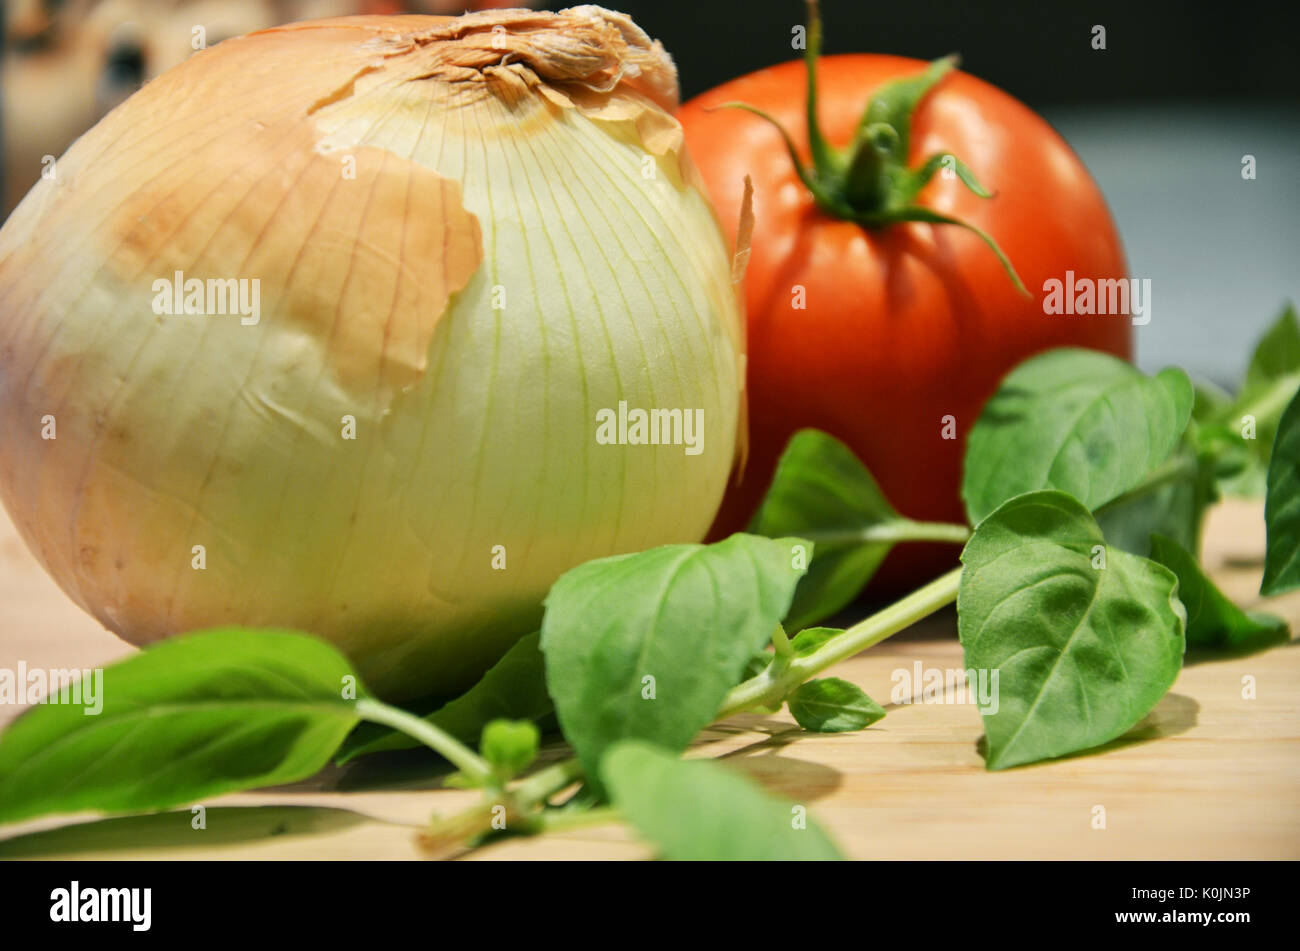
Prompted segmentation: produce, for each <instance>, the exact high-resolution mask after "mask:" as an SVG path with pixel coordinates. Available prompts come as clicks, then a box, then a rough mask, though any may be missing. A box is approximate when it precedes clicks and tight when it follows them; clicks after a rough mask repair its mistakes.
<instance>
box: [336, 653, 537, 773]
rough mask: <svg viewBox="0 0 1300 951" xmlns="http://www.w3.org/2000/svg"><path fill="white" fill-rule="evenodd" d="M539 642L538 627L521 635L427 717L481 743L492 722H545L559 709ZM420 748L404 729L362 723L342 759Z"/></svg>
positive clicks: (464, 740)
mask: <svg viewBox="0 0 1300 951" xmlns="http://www.w3.org/2000/svg"><path fill="white" fill-rule="evenodd" d="M540 642H541V635H540V634H539V633H538V632H537V631H534V632H533V633H532V634H529V635H527V636H525V637H523V638H521V639H520V640H519V641H518V642H517V643H516V644H515V645H514V646H513V647H511V648H510V650H508V651H507V652H506V654H505V656H504V657H502V658H501V659H500V660H499V661H497V662H496V664H495V665H493V666H492V668H491V669H489V670H488V672H487V673H486V674H484V675H483V677H482V678H481V679H480V680H479V682H478V683H476V684H475V685H474V686H473V687H471V688H470V689H469V690H467V691H466V692H465V693H463V694H461V695H460V696H459V697H456V698H455V699H454V700H451V701H449V702H448V703H446V704H444V705H443V706H441V707H439V708H438V709H437V710H435V711H433V712H432V713H430V714H429V715H427V716H426V717H424V719H426V720H428V721H429V722H430V723H432V724H433V725H434V726H436V727H438V728H440V729H441V730H443V731H444V732H446V733H450V734H451V735H452V736H454V737H455V738H456V739H458V740H460V741H461V742H462V743H469V744H473V743H477V742H478V740H479V737H480V736H481V735H482V733H483V728H484V727H485V726H486V725H487V724H488V723H490V722H491V721H493V720H497V719H506V720H532V721H533V722H534V723H537V724H538V725H539V726H541V725H543V724H544V723H545V721H546V720H547V719H548V718H549V717H550V715H551V714H552V713H553V712H554V709H555V707H554V705H553V704H552V703H551V697H550V695H549V694H548V693H547V692H546V674H545V668H544V664H543V661H542V651H541V647H540ZM416 747H420V748H422V749H423V748H424V747H422V746H421V744H420V742H419V741H418V740H414V739H412V738H411V737H409V736H407V735H406V734H405V733H402V732H400V731H398V730H394V729H392V728H391V727H386V726H381V725H379V724H373V723H363V724H362V725H361V726H360V727H358V728H357V729H356V730H355V731H354V732H353V734H352V735H351V736H349V737H348V739H347V742H346V743H344V744H343V749H342V750H340V752H339V756H338V759H337V762H338V763H339V764H340V765H341V764H343V763H346V762H348V761H349V760H352V759H355V758H356V757H358V756H366V755H368V754H370V753H381V752H384V751H387V750H408V749H414V748H416Z"/></svg>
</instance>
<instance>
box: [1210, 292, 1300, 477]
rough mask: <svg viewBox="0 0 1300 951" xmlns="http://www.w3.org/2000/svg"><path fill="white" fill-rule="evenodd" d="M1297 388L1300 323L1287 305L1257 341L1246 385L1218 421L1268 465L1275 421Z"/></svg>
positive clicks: (1274, 431)
mask: <svg viewBox="0 0 1300 951" xmlns="http://www.w3.org/2000/svg"><path fill="white" fill-rule="evenodd" d="M1298 389H1300V321H1297V319H1296V311H1295V306H1294V305H1292V304H1288V305H1287V306H1286V307H1285V308H1284V309H1283V311H1282V313H1281V314H1279V315H1278V318H1277V320H1275V321H1274V322H1273V324H1272V326H1270V327H1269V329H1268V330H1267V331H1266V332H1265V333H1264V336H1263V337H1261V338H1260V341H1259V343H1258V344H1257V345H1256V347H1255V353H1254V355H1253V356H1252V357H1251V359H1250V366H1249V367H1248V368H1247V369H1246V382H1245V383H1244V384H1243V385H1242V388H1241V394H1240V395H1239V396H1238V397H1237V400H1236V402H1235V403H1234V404H1233V405H1232V406H1231V407H1230V408H1229V409H1228V410H1227V411H1225V412H1224V414H1223V415H1222V417H1221V418H1220V420H1219V421H1220V422H1222V423H1224V424H1226V425H1227V426H1230V427H1232V428H1233V429H1234V430H1236V431H1237V432H1238V433H1240V434H1242V436H1243V438H1244V441H1245V442H1246V443H1247V444H1248V445H1249V446H1250V448H1251V449H1252V450H1253V451H1254V452H1255V454H1256V456H1257V457H1258V458H1259V459H1260V461H1262V462H1263V463H1265V464H1267V463H1268V460H1269V457H1270V455H1271V453H1272V448H1273V442H1274V440H1275V439H1276V438H1277V427H1278V422H1279V421H1280V420H1281V418H1282V412H1283V410H1285V409H1286V406H1287V404H1288V403H1290V402H1291V399H1292V397H1294V396H1295V394H1296V391H1297V390H1298Z"/></svg>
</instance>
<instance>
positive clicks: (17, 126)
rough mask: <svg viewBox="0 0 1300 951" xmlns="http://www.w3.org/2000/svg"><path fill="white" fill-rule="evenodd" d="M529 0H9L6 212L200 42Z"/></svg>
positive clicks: (3, 66) (1, 104)
mask: <svg viewBox="0 0 1300 951" xmlns="http://www.w3.org/2000/svg"><path fill="white" fill-rule="evenodd" d="M530 5H533V4H530V3H529V2H528V0H410V2H406V3H403V2H398V0H7V2H6V3H5V6H4V10H5V12H4V51H3V62H2V63H0V73H2V76H3V85H2V87H0V88H3V98H2V99H0V109H3V121H0V129H3V136H4V156H3V158H4V175H3V182H4V196H3V197H4V214H5V215H8V213H9V212H10V211H11V210H13V208H14V206H15V205H17V204H18V202H19V201H21V200H22V197H23V196H24V195H25V194H27V190H28V189H29V188H31V187H32V185H33V184H34V183H35V182H36V180H37V179H38V178H39V177H40V175H41V169H42V167H43V163H46V164H47V163H48V160H47V159H46V158H45V156H47V155H48V156H53V157H55V158H57V157H58V156H60V155H62V154H63V153H64V151H65V150H66V149H67V148H68V146H69V145H71V144H72V142H73V140H75V139H76V138H77V136H79V135H81V133H83V132H85V131H86V130H87V129H89V128H90V127H91V126H92V125H94V124H95V123H96V122H98V121H99V119H100V118H101V117H102V116H103V115H104V114H105V113H107V112H108V111H109V110H110V109H112V108H113V107H114V106H116V105H117V104H118V103H119V102H121V101H122V100H123V99H125V98H126V97H127V96H129V95H131V93H133V92H135V91H136V90H137V89H139V88H140V86H141V85H142V84H143V83H144V82H146V81H148V80H150V79H152V78H154V77H155V76H158V75H159V74H161V73H164V72H166V71H167V70H168V69H170V68H171V67H173V66H175V65H176V64H177V63H179V62H181V60H183V59H185V58H186V57H187V56H189V55H190V54H191V53H193V52H194V51H195V49H202V48H205V47H208V46H214V45H216V44H217V43H220V42H221V41H222V40H224V39H228V38H230V37H232V36H240V35H242V34H244V33H251V32H253V31H254V30H262V29H266V28H267V27H271V26H275V25H277V24H280V23H288V22H290V21H293V20H314V19H320V18H322V17H334V16H347V15H349V14H362V13H442V14H459V13H463V12H464V11H465V10H470V9H474V10H477V9H487V8H493V7H524V6H530Z"/></svg>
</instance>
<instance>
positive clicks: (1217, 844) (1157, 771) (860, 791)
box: [0, 501, 1300, 859]
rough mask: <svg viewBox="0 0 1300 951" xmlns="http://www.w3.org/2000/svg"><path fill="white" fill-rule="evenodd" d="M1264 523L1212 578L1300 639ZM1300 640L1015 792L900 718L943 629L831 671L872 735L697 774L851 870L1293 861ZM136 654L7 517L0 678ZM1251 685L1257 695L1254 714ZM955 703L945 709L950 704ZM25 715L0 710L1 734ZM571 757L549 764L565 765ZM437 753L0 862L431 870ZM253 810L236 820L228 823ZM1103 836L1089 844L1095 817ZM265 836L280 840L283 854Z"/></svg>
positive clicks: (575, 853) (643, 853)
mask: <svg viewBox="0 0 1300 951" xmlns="http://www.w3.org/2000/svg"><path fill="white" fill-rule="evenodd" d="M1263 545H1264V533H1263V520H1262V511H1261V506H1259V505H1257V504H1253V503H1247V502H1237V501H1230V502H1227V503H1224V504H1223V505H1220V506H1219V507H1218V508H1216V509H1215V510H1214V511H1213V512H1212V513H1211V517H1210V521H1209V525H1208V529H1207V537H1206V553H1205V563H1206V566H1207V568H1209V570H1210V572H1211V574H1212V576H1213V577H1214V578H1215V579H1216V580H1217V581H1218V582H1219V584H1220V585H1221V586H1222V587H1223V588H1224V590H1225V591H1226V592H1227V593H1228V594H1229V595H1230V596H1232V597H1234V598H1235V599H1237V600H1238V603H1241V604H1243V605H1244V606H1246V607H1248V608H1251V609H1255V608H1265V609H1267V610H1270V611H1272V612H1273V613H1275V614H1279V615H1282V616H1283V617H1285V618H1286V619H1287V620H1288V621H1289V622H1290V623H1291V625H1292V628H1293V629H1297V630H1300V593H1297V594H1293V595H1290V596H1287V597H1283V598H1277V599H1273V600H1271V601H1269V602H1267V603H1265V602H1263V601H1261V599H1260V598H1259V596H1258V594H1257V593H1256V592H1257V589H1258V582H1259V576H1260V572H1261V564H1260V557H1261V552H1262V551H1263ZM1297 643H1300V641H1296V640H1294V639H1293V640H1292V641H1291V643H1289V644H1287V645H1284V646H1282V647H1278V648H1275V649H1273V650H1270V651H1267V652H1264V653H1260V654H1255V655H1251V656H1247V657H1238V658H1228V659H1225V658H1212V659H1193V660H1192V661H1191V662H1189V664H1188V665H1187V666H1186V667H1185V668H1184V670H1183V671H1182V673H1181V675H1180V676H1179V678H1178V681H1177V682H1176V683H1175V684H1174V687H1173V689H1172V690H1171V691H1170V693H1169V694H1168V695H1167V696H1166V697H1165V698H1164V700H1162V701H1161V702H1160V704H1159V705H1158V706H1157V707H1156V709H1155V710H1154V711H1153V712H1152V714H1151V715H1150V716H1149V717H1148V718H1147V719H1146V720H1145V721H1143V723H1141V724H1139V725H1138V726H1137V727H1135V728H1134V729H1133V730H1132V731H1130V733H1129V734H1127V735H1126V736H1125V737H1123V738H1121V739H1120V740H1117V741H1115V742H1114V743H1112V744H1110V746H1109V747H1108V748H1106V749H1105V750H1103V751H1101V752H1097V753H1092V754H1088V755H1082V756H1077V757H1073V758H1070V759H1065V760H1059V761H1056V762H1053V763H1047V764H1040V765H1036V766H1030V767H1026V768H1021V769H1013V770H1008V771H1005V772H1000V773H988V772H985V770H984V768H983V760H982V759H981V757H980V755H979V750H978V746H977V744H978V741H979V739H980V737H981V735H982V730H981V727H980V718H979V715H978V713H977V712H976V710H975V708H974V707H973V706H970V705H968V704H964V703H951V702H945V703H923V702H916V703H888V701H889V698H890V694H891V691H892V690H893V688H894V683H895V681H894V674H895V671H898V670H900V669H906V670H912V669H913V665H914V664H915V663H916V662H918V661H919V662H920V663H921V664H922V665H923V667H924V668H925V669H929V668H932V667H933V668H944V669H947V668H960V667H961V666H962V661H961V650H960V647H959V646H958V644H957V642H956V634H955V622H954V617H953V615H952V614H951V613H950V612H949V613H946V614H943V615H939V616H937V617H935V618H932V619H930V620H929V621H927V622H925V623H923V624H920V625H917V626H916V627H915V628H913V629H912V630H910V631H908V632H905V633H904V634H901V635H899V636H897V637H895V638H892V639H891V640H889V641H886V642H885V643H883V644H881V645H879V646H878V647H875V648H873V649H872V650H871V651H869V652H868V653H866V654H862V655H859V656H858V657H856V658H854V659H853V660H851V661H848V662H846V663H845V664H843V665H841V666H840V667H838V668H836V670H835V673H836V675H837V676H841V677H844V678H846V679H848V680H851V681H853V682H855V683H857V684H859V685H860V686H862V687H863V688H864V689H865V690H866V691H867V692H868V693H869V694H871V696H873V697H874V698H876V699H877V700H878V701H880V702H881V703H885V704H887V708H888V710H889V715H888V716H887V717H886V718H885V719H884V720H882V721H880V722H879V723H877V724H875V725H874V726H873V727H872V728H870V729H868V730H865V731H863V732H860V733H848V734H830V735H815V734H807V733H803V732H802V731H801V730H800V729H799V728H798V727H797V726H795V724H794V723H793V721H792V720H791V719H790V717H789V715H788V714H787V713H785V712H784V711H783V712H782V713H781V714H778V715H774V716H757V715H743V716H738V717H734V718H732V719H731V720H728V721H726V722H724V723H721V724H719V725H717V726H716V727H714V728H713V729H711V730H709V731H708V732H707V733H706V734H705V735H704V736H702V737H701V739H700V741H699V742H698V743H697V744H696V747H695V749H694V750H693V752H692V754H691V755H708V756H721V757H723V758H725V760H726V761H727V762H728V763H729V764H731V765H732V766H734V767H736V768H739V769H742V770H744V771H745V772H747V773H749V774H751V775H752V776H754V777H755V778H757V779H758V780H759V781H760V782H762V783H763V784H765V785H767V786H768V787H770V788H772V789H774V790H777V791H779V792H780V793H782V794H784V795H785V796H787V797H789V798H791V799H793V800H795V801H796V802H799V803H803V804H806V805H807V806H808V809H809V812H810V814H812V815H813V816H815V817H816V818H817V819H818V820H819V821H820V822H821V823H822V824H823V825H824V826H825V827H826V828H827V829H828V831H829V832H830V833H831V834H832V835H833V836H834V837H835V838H836V839H837V840H838V841H839V843H840V844H841V845H842V846H843V848H844V849H845V851H846V852H847V853H848V854H849V855H850V856H852V857H854V858H862V859H891V858H922V859H926V858H934V859H947V858H999V859H1002V858H1040V859H1058V858H1059V859H1064V858H1069V859H1075V858H1079V859H1102V858H1109V859H1148V858H1183V859H1228V858H1233V859H1236V858H1290V859H1295V858H1300V650H1297V649H1296V646H1297ZM131 650H132V648H130V647H128V646H127V645H125V644H123V643H122V642H120V641H118V640H117V639H116V638H115V637H114V636H113V635H112V634H109V633H108V632H106V631H104V630H103V629H102V628H101V627H100V626H99V625H98V624H97V623H96V622H95V621H93V620H92V619H91V618H89V617H87V616H86V615H85V614H83V613H82V612H81V611H80V609H78V608H77V607H76V606H75V605H73V604H72V602H71V601H69V600H68V599H67V598H66V597H65V596H64V595H63V594H62V593H61V592H60V591H59V590H58V588H57V587H56V586H55V585H54V583H53V582H52V581H51V580H50V579H49V578H48V577H46V575H45V574H44V572H43V571H42V570H41V569H40V567H39V566H38V565H37V564H36V562H35V561H34V560H33V559H32V557H31V555H30V554H28V552H27V550H26V549H25V547H24V546H23V544H22V542H21V540H20V539H19V538H18V537H17V535H16V533H15V532H14V530H13V528H12V526H11V525H10V523H9V521H8V519H7V518H4V517H3V513H0V667H7V668H14V667H16V666H17V664H18V662H19V661H26V663H27V664H28V666H29V667H55V668H60V667H72V666H76V667H93V666H96V665H102V664H106V663H109V662H111V661H113V660H115V659H117V658H120V657H123V656H125V655H127V654H129V653H130V652H131ZM1243 678H1253V681H1254V685H1255V696H1254V698H1253V699H1249V698H1247V697H1245V696H1243ZM948 699H951V698H950V697H949V698H948ZM19 712H20V708H19V707H15V706H12V705H10V706H0V723H2V722H5V721H7V720H9V719H11V718H12V717H14V716H16V715H17V714H18V713H19ZM564 752H565V751H564V750H563V748H562V747H555V748H550V749H548V750H547V751H546V752H545V754H544V757H545V758H547V759H555V758H559V757H561V756H563V755H564ZM440 777H441V774H440V771H439V769H438V767H437V766H436V765H433V764H432V763H431V761H430V758H428V757H426V756H424V755H423V754H420V753H416V754H390V755H386V756H381V757H369V758H366V759H363V760H360V761H356V762H355V763H353V764H351V765H350V766H349V767H346V768H343V769H329V770H327V771H325V772H324V773H322V774H320V775H318V776H315V777H313V778H312V779H310V780H308V781H306V782H302V783H298V784H295V785H293V786H287V787H278V788H276V789H271V790H261V791H258V792H256V793H246V794H240V795H232V796H224V797H220V798H219V799H214V800H212V801H211V802H207V803H205V804H204V805H205V807H206V809H207V815H206V825H207V828H206V829H205V830H202V831H195V830H193V829H192V828H191V812H190V810H188V809H185V810H180V811H177V812H173V813H166V814H162V815H155V816H149V817H144V818H127V819H117V820H110V821H104V822H95V823H92V824H90V825H84V826H82V827H80V828H78V829H76V830H71V829H69V828H67V826H68V824H69V823H71V822H86V821H88V820H90V819H93V818H94V817H92V816H76V817H60V818H57V819H44V820H37V821H34V822H29V823H25V824H23V825H18V826H12V827H8V828H4V829H0V836H5V837H7V840H6V841H4V842H0V857H5V856H20V855H25V854H33V853H35V854H40V855H58V856H60V857H66V856H73V855H76V856H86V857H105V858H109V857H111V858H186V859H189V858H212V859H245V858H248V859H302V858H307V859H354V858H355V859H360V858H376V859H418V858H423V857H425V855H424V853H422V852H421V850H420V849H419V847H418V846H417V844H416V831H417V829H418V828H419V826H420V824H421V823H422V822H423V821H424V820H425V819H426V818H427V817H428V816H429V815H430V814H431V813H434V812H437V813H443V814H445V813H450V812H453V811H456V810H457V809H460V808H463V807H465V806H467V805H469V804H470V803H471V802H473V801H474V798H475V796H476V794H475V793H470V792H464V791H459V790H454V789H441V788H439V787H440V783H441V778H440ZM231 806H240V807H249V806H256V807H260V808H256V809H248V808H240V809H230V808H226V807H231ZM1097 806H1101V807H1103V808H1104V810H1105V818H1106V827H1105V829H1097V828H1094V824H1095V823H1094V816H1095V815H1096V807H1097ZM268 833H271V834H268ZM650 855H651V852H650V850H649V849H648V848H647V847H646V846H645V845H643V844H642V843H640V842H638V841H637V840H636V839H635V837H634V836H632V835H631V834H630V833H629V832H627V831H626V830H624V829H622V828H621V827H618V826H610V827H606V828H590V829H583V830H580V831H572V832H568V833H565V834H556V835H551V836H546V837H540V838H535V839H512V840H506V841H504V842H501V843H499V844H495V845H492V846H490V847H487V848H483V849H479V850H476V851H473V852H470V853H467V854H464V855H462V856H460V857H462V858H467V859H635V858H644V857H648V856H650Z"/></svg>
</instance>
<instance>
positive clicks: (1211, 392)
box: [1192, 380, 1233, 423]
mask: <svg viewBox="0 0 1300 951" xmlns="http://www.w3.org/2000/svg"><path fill="white" fill-rule="evenodd" d="M1192 392H1193V393H1195V396H1196V398H1195V401H1194V402H1193V403H1192V419H1194V420H1196V422H1198V423H1213V422H1216V421H1218V420H1220V419H1222V418H1223V416H1224V414H1225V413H1227V412H1228V411H1229V410H1230V409H1231V408H1232V404H1233V397H1232V394H1231V393H1229V392H1228V391H1227V390H1225V389H1223V387H1221V386H1219V385H1218V384H1217V383H1211V382H1210V381H1209V380H1196V381H1195V382H1193V383H1192Z"/></svg>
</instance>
